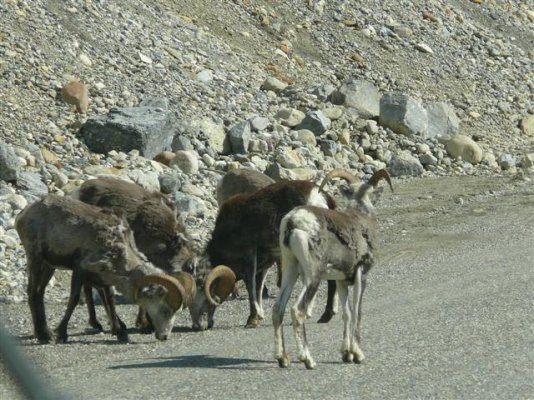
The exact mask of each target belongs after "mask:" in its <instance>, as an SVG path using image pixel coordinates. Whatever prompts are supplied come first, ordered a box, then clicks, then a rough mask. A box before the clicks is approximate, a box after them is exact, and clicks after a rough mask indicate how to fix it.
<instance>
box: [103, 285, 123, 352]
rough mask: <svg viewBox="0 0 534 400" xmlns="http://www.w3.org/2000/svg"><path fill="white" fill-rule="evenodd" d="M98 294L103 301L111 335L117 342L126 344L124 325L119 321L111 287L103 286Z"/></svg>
mask: <svg viewBox="0 0 534 400" xmlns="http://www.w3.org/2000/svg"><path fill="white" fill-rule="evenodd" d="M98 293H99V294H100V297H101V298H102V300H103V303H104V307H105V309H106V313H107V315H108V319H109V324H110V325H111V334H112V335H116V336H117V339H118V340H119V342H123V343H128V341H129V340H128V332H127V329H126V324H125V323H124V322H122V321H121V319H120V318H119V316H118V315H117V310H116V309H115V298H114V296H113V290H112V289H111V286H104V287H102V288H99V289H98Z"/></svg>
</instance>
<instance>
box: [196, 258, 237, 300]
mask: <svg viewBox="0 0 534 400" xmlns="http://www.w3.org/2000/svg"><path fill="white" fill-rule="evenodd" d="M216 280H219V281H218V282H217V285H216V286H215V288H214V294H215V297H216V298H214V296H212V295H211V286H212V285H213V283H214V282H215V281H216ZM235 281H236V276H235V273H234V271H232V270H231V269H230V268H228V267H227V266H226V265H218V266H216V267H215V268H213V269H212V270H211V272H210V273H209V274H208V276H207V277H206V282H205V283H204V294H205V295H206V298H207V299H208V301H209V302H210V303H211V304H213V305H214V306H218V305H220V304H221V303H222V302H223V301H224V299H226V297H228V295H229V294H230V293H232V290H233V289H234V285H235Z"/></svg>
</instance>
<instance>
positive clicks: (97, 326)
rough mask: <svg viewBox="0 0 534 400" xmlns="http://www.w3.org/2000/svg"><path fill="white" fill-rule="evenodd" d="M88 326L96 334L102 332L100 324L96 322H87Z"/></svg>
mask: <svg viewBox="0 0 534 400" xmlns="http://www.w3.org/2000/svg"><path fill="white" fill-rule="evenodd" d="M89 326H90V327H91V328H93V329H95V330H97V331H98V332H104V328H103V327H102V324H101V323H100V322H98V321H91V320H89Z"/></svg>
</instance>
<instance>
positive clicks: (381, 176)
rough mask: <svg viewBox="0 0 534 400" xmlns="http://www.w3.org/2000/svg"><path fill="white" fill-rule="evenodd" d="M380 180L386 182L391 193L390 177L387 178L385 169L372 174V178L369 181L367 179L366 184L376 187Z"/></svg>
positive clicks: (387, 174)
mask: <svg viewBox="0 0 534 400" xmlns="http://www.w3.org/2000/svg"><path fill="white" fill-rule="evenodd" d="M381 179H385V180H386V181H387V183H388V184H389V187H390V189H391V191H392V192H393V185H392V184H391V177H390V176H389V173H388V171H386V170H385V169H380V170H378V171H376V172H375V173H374V174H373V176H371V179H369V182H368V183H369V185H372V186H373V187H376V186H377V185H378V182H380V180H381Z"/></svg>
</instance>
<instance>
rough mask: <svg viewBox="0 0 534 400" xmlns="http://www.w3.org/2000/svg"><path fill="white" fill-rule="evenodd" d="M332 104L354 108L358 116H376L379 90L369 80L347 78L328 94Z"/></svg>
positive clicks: (378, 108)
mask: <svg viewBox="0 0 534 400" xmlns="http://www.w3.org/2000/svg"><path fill="white" fill-rule="evenodd" d="M330 101H331V102H332V103H333V104H337V105H341V106H345V107H350V108H354V109H355V110H356V111H357V112H358V115H359V116H360V118H363V119H369V118H374V117H378V115H379V111H380V92H379V91H378V89H377V88H376V87H375V85H373V84H372V83H371V82H367V81H364V80H360V79H352V80H349V81H347V82H345V83H343V85H341V87H340V88H339V89H338V90H336V91H334V92H333V93H332V95H331V96H330Z"/></svg>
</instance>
